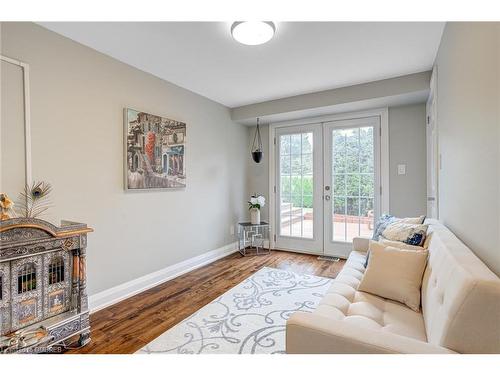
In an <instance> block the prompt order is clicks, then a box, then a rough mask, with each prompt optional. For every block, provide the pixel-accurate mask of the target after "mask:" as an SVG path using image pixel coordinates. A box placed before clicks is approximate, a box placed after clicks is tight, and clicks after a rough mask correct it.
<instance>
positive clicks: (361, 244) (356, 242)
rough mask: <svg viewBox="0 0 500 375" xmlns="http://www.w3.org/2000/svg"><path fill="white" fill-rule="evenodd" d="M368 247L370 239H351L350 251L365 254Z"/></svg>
mask: <svg viewBox="0 0 500 375" xmlns="http://www.w3.org/2000/svg"><path fill="white" fill-rule="evenodd" d="M369 247H370V239H369V238H364V237H354V238H353V239H352V249H353V250H355V251H361V252H363V253H366V252H367V251H368V248H369Z"/></svg>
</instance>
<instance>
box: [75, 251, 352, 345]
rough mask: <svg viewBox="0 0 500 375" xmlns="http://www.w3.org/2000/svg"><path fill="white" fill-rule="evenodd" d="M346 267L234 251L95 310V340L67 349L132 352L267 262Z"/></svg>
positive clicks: (334, 270) (318, 268) (319, 271)
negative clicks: (79, 346) (242, 253)
mask: <svg viewBox="0 0 500 375" xmlns="http://www.w3.org/2000/svg"><path fill="white" fill-rule="evenodd" d="M343 265H344V261H339V262H331V261H327V260H318V257H317V256H316V255H306V254H298V253H291V252H284V251H273V252H271V254H270V255H264V256H254V257H242V256H241V255H240V254H239V253H235V254H232V255H229V256H227V257H225V258H222V259H219V260H217V261H215V262H213V263H211V264H209V265H206V266H204V267H201V268H198V269H196V270H194V271H191V272H189V273H187V274H185V275H182V276H180V277H178V278H176V279H173V280H170V281H167V282H165V283H163V284H161V285H158V286H156V287H154V288H152V289H149V290H147V291H145V292H142V293H140V294H138V295H136V296H133V297H131V298H128V299H126V300H124V301H121V302H119V303H117V304H115V305H113V306H110V307H108V308H105V309H103V310H100V311H98V312H96V313H95V314H92V315H91V317H90V325H91V337H92V341H91V342H90V343H89V344H88V345H87V346H85V347H83V348H81V349H76V350H75V349H74V350H68V351H67V353H134V352H135V351H137V350H139V349H140V348H142V347H143V346H144V345H146V344H147V343H148V342H150V341H152V340H153V339H155V338H156V337H158V336H159V335H161V334H162V333H163V332H165V331H166V330H168V329H169V328H171V327H173V326H174V325H176V324H177V323H179V322H180V321H182V320H183V319H185V318H187V317H188V316H189V315H191V314H193V313H194V312H195V311H197V310H198V309H200V308H201V307H203V306H205V305H206V304H208V303H209V302H211V301H212V300H214V299H215V298H217V297H218V296H220V295H221V294H223V293H224V292H226V291H227V290H229V289H230V288H232V287H233V286H235V285H236V284H238V283H240V282H242V281H243V280H244V279H246V278H247V277H248V276H250V275H251V274H252V273H254V272H255V271H257V270H259V269H260V268H262V267H264V266H268V267H274V268H280V269H286V270H290V271H293V272H297V273H306V274H314V275H318V276H324V277H331V278H334V277H335V276H336V275H337V274H338V272H339V271H340V269H341V268H342V266H343Z"/></svg>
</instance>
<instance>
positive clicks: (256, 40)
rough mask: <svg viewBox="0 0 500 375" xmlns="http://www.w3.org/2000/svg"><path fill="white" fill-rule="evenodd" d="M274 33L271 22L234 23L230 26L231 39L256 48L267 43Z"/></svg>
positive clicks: (274, 28) (274, 27)
mask: <svg viewBox="0 0 500 375" xmlns="http://www.w3.org/2000/svg"><path fill="white" fill-rule="evenodd" d="M275 31H276V26H274V23H273V22H265V21H245V22H234V23H233V24H232V25H231V35H232V36H233V38H234V39H235V40H236V41H238V42H240V43H242V44H246V45H248V46H256V45H258V44H264V43H266V42H269V41H270V40H271V39H272V38H273V36H274V32H275Z"/></svg>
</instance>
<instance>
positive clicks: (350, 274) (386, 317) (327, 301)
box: [313, 251, 426, 341]
mask: <svg viewBox="0 0 500 375" xmlns="http://www.w3.org/2000/svg"><path fill="white" fill-rule="evenodd" d="M365 257H366V253H362V252H358V251H353V252H351V255H350V256H349V258H348V259H347V261H346V264H345V265H344V268H343V269H342V271H341V272H340V273H339V275H338V276H337V278H336V279H335V280H334V281H333V283H332V286H331V287H330V289H329V290H328V292H327V293H326V295H325V297H324V298H323V299H322V301H321V302H320V304H319V306H318V307H317V308H316V310H315V311H314V312H313V314H318V315H321V316H324V317H327V318H330V319H336V320H342V321H345V322H350V323H352V324H355V325H358V326H362V327H364V328H368V329H374V330H380V331H386V332H391V333H394V334H398V335H402V336H407V337H411V338H413V339H417V340H421V341H426V334H425V326H424V320H423V317H422V314H421V313H418V312H415V311H413V310H411V309H409V308H408V307H407V306H405V305H403V304H401V303H398V302H395V301H391V300H387V299H384V298H381V297H378V296H375V295H372V294H369V293H365V292H360V291H358V290H357V288H358V286H359V283H360V281H361V279H362V277H363V274H364V272H365V267H364V262H365Z"/></svg>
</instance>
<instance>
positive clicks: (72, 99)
mask: <svg viewBox="0 0 500 375" xmlns="http://www.w3.org/2000/svg"><path fill="white" fill-rule="evenodd" d="M1 37H2V54H4V55H7V56H11V57H15V58H17V59H20V60H22V61H25V62H27V63H29V64H30V68H31V81H30V86H31V115H32V151H33V177H34V179H40V180H46V181H49V182H51V183H52V184H53V186H54V191H53V203H54V207H53V208H52V209H51V210H50V216H48V218H49V219H50V220H51V221H58V220H59V219H69V220H76V221H83V222H86V223H88V224H89V225H90V226H91V227H93V228H94V229H95V232H94V233H91V234H90V235H89V249H88V282H89V292H90V293H91V294H93V293H96V292H99V291H102V290H104V289H107V288H110V287H113V286H115V285H118V284H120V283H123V282H126V281H129V280H132V279H134V278H137V277H140V276H142V275H145V274H148V273H151V272H153V271H156V270H159V269H162V268H164V267H167V266H169V265H171V264H174V263H177V262H180V261H182V260H185V259H188V258H191V257H194V256H197V255H200V254H202V253H204V252H207V251H209V250H213V249H216V248H219V247H222V246H224V245H227V244H229V243H232V242H233V241H234V240H235V238H234V236H233V235H231V234H230V226H231V225H233V224H234V223H236V222H237V220H239V219H240V218H241V217H244V216H245V215H246V211H245V202H246V199H247V195H248V194H247V193H248V192H247V186H246V175H247V173H246V166H247V159H248V155H247V153H245V152H243V150H246V149H248V147H249V146H248V143H249V141H248V129H247V128H245V127H243V126H241V125H238V124H236V123H234V122H233V121H231V119H230V113H229V109H228V108H226V107H224V106H222V105H220V104H217V103H215V102H213V101H210V100H208V99H206V98H204V97H201V96H199V95H196V94H194V93H192V92H190V91H187V90H185V89H182V88H179V87H177V86H175V85H173V84H170V83H168V82H165V81H163V80H161V79H158V78H156V77H154V76H152V75H149V74H146V73H144V72H142V71H139V70H137V69H135V68H132V67H130V66H128V65H126V64H123V63H120V62H118V61H116V60H114V59H112V58H110V57H107V56H105V55H103V54H100V53H98V52H96V51H94V50H92V49H90V48H87V47H84V46H82V45H80V44H78V43H75V42H73V41H71V40H69V39H66V38H64V37H61V36H59V35H57V34H55V33H53V32H50V31H48V30H46V29H44V28H42V27H39V26H37V25H34V24H31V23H3V24H2V35H1ZM131 48H136V49H137V50H138V53H140V46H131ZM124 107H132V108H136V109H140V110H143V111H147V112H150V113H153V114H158V115H162V116H166V117H169V118H172V119H176V120H180V121H183V122H186V123H187V149H186V166H187V188H185V189H180V190H173V191H166V192H165V191H162V192H135V193H125V192H124V190H123V114H122V111H123V108H124ZM4 136H5V135H4V134H2V138H3V137H4ZM8 193H10V195H14V196H15V195H17V192H13V191H12V192H8Z"/></svg>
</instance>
